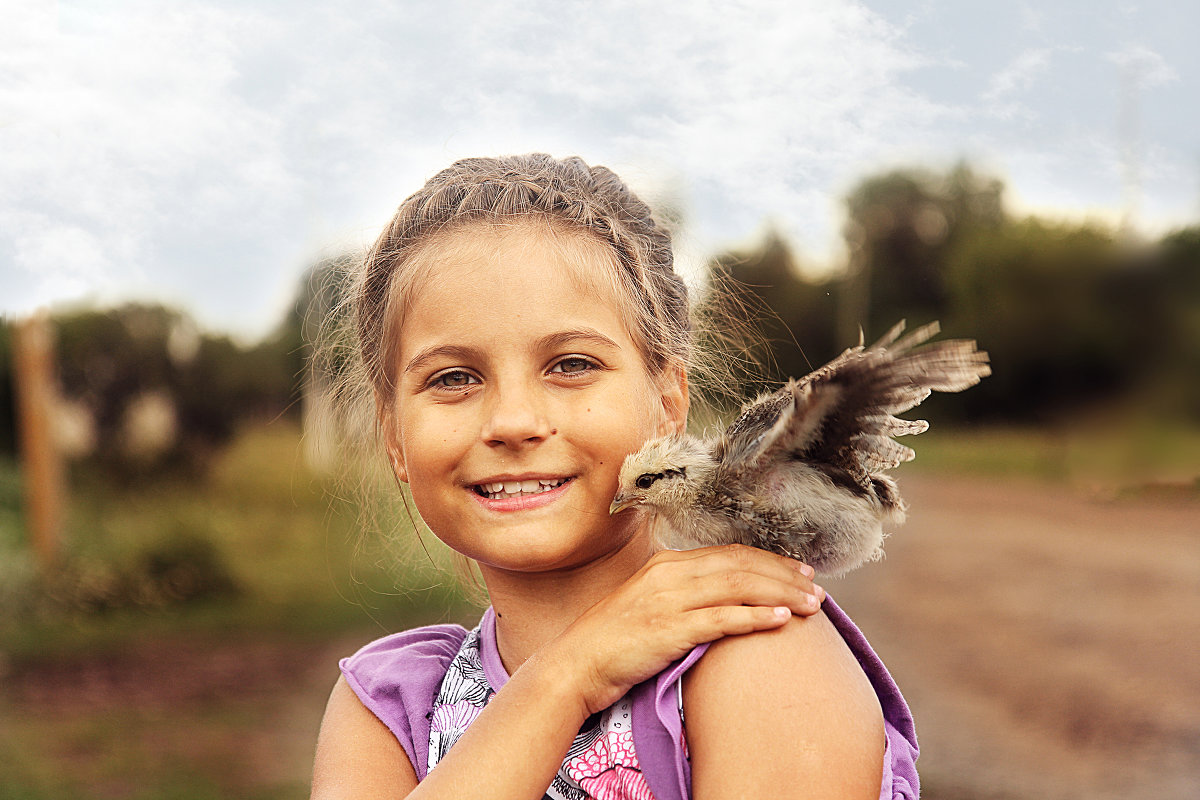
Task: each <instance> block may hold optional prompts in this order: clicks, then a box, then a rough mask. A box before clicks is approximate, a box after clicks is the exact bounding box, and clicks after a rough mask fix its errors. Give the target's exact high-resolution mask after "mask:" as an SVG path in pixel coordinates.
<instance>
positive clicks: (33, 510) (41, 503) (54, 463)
mask: <svg viewBox="0 0 1200 800" xmlns="http://www.w3.org/2000/svg"><path fill="white" fill-rule="evenodd" d="M53 340H54V334H53V331H52V329H51V325H50V319H49V317H48V316H47V315H46V314H45V313H44V312H41V313H36V314H34V315H33V316H31V317H29V318H28V319H25V320H22V321H21V322H18V323H17V325H16V326H15V328H14V330H13V366H14V368H15V377H16V395H17V398H16V399H17V427H18V432H19V439H20V443H21V472H22V475H23V477H24V484H25V486H24V488H25V521H26V530H28V531H29V540H30V544H31V545H32V547H33V551H34V555H35V557H36V558H37V560H38V563H39V565H40V566H41V568H42V570H43V571H49V570H50V569H52V568H53V567H54V565H55V563H56V562H57V560H58V554H59V550H60V546H61V537H62V518H63V513H62V507H63V466H62V456H61V454H60V453H59V450H58V446H57V443H56V442H55V437H54V410H55V408H56V406H57V399H58V398H57V390H56V382H55V377H54V358H53V350H54V347H53Z"/></svg>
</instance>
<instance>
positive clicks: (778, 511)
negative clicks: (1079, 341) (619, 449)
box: [611, 322, 991, 575]
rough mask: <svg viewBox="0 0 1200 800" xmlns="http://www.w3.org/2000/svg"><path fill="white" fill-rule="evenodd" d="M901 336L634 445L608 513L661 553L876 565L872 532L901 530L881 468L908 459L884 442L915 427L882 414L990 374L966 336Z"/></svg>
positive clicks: (844, 566)
mask: <svg viewBox="0 0 1200 800" xmlns="http://www.w3.org/2000/svg"><path fill="white" fill-rule="evenodd" d="M903 331H904V323H903V322H901V323H899V324H898V325H896V326H895V327H893V328H892V329H891V330H890V331H888V333H887V334H886V335H885V336H884V337H883V338H882V339H880V340H879V341H878V342H876V343H875V344H873V345H871V346H870V347H864V346H863V345H862V344H861V343H860V344H859V345H858V346H856V347H851V348H849V349H847V350H846V351H845V352H843V353H842V354H841V355H840V356H838V357H837V358H835V359H834V360H832V361H830V362H829V363H828V364H826V365H825V366H823V367H821V368H820V369H818V370H815V371H814V372H812V373H810V374H809V375H807V376H805V377H803V378H801V379H799V380H795V379H793V380H790V381H788V382H787V384H785V385H784V386H783V387H782V388H780V389H779V390H777V391H775V392H771V393H768V394H764V395H762V396H760V397H759V398H757V399H755V400H752V401H750V402H749V403H747V404H746V405H745V406H743V407H742V410H741V413H740V414H738V416H737V418H736V419H735V420H734V421H733V422H732V423H731V424H730V425H729V427H728V428H726V430H725V431H724V433H722V434H721V435H719V436H717V437H715V438H712V439H709V440H703V439H698V438H696V437H693V436H689V435H678V436H670V437H664V438H661V439H655V440H653V441H650V442H647V443H646V445H645V446H644V447H642V448H641V449H640V450H639V451H638V452H636V453H634V454H632V455H630V456H629V457H628V458H626V459H625V463H624V464H623V465H622V468H621V474H620V478H619V488H618V491H617V496H616V498H615V499H614V500H613V504H612V507H611V510H612V512H613V513H616V512H619V511H622V510H624V509H626V508H629V507H631V506H638V507H640V508H642V509H643V510H644V511H646V512H649V513H651V514H654V515H657V516H658V517H659V518H660V519H661V521H663V522H665V523H666V526H665V527H666V528H667V529H669V533H667V534H666V535H665V538H666V541H665V542H664V544H666V545H667V546H671V547H697V546H705V545H713V544H726V543H734V542H737V543H742V544H747V545H751V546H753V547H759V548H762V549H764V550H771V551H773V552H777V553H781V554H783V555H786V556H790V557H792V558H796V559H800V560H802V561H805V562H807V563H809V564H812V565H813V567H814V568H815V569H816V570H818V571H819V572H821V573H823V574H826V575H840V574H842V573H845V572H847V571H849V570H851V569H854V568H855V567H857V566H859V565H860V564H862V563H863V562H865V561H868V560H873V559H877V558H879V557H880V556H881V555H882V553H883V550H882V547H883V538H884V535H885V534H884V525H893V524H899V523H901V522H903V520H904V511H905V505H904V501H903V500H902V499H901V497H900V493H899V491H898V490H897V488H896V484H895V482H894V481H893V480H892V479H891V478H890V477H889V476H888V475H886V474H884V473H885V471H886V470H889V469H892V468H894V467H896V466H897V465H899V464H901V463H903V462H905V461H910V460H912V458H913V457H914V455H915V453H914V452H913V450H912V449H911V448H909V447H906V446H904V445H901V444H899V443H898V442H895V441H893V440H892V437H894V436H905V435H911V434H917V433H921V432H923V431H925V430H926V429H927V428H928V427H929V426H928V423H926V422H924V421H923V420H905V419H900V418H898V417H897V416H895V415H896V414H901V413H903V412H905V411H907V410H909V409H911V408H913V407H914V406H916V405H918V404H920V403H921V402H922V401H923V400H924V399H925V398H926V397H928V396H929V394H930V392H932V391H940V392H958V391H962V390H963V389H966V388H968V387H970V386H974V385H975V384H976V383H978V382H979V381H980V380H981V379H982V378H984V377H985V376H987V375H989V374H990V373H991V369H990V367H989V366H988V358H987V353H984V352H982V351H980V350H978V349H976V346H975V343H974V342H973V341H968V340H962V339H954V340H947V341H940V342H930V339H932V338H933V337H934V336H935V335H936V334H937V332H938V326H937V323H932V324H929V325H925V326H924V327H921V328H918V329H917V330H914V331H912V332H911V333H909V334H908V335H906V336H902V335H901V334H902V333H903ZM660 527H661V526H660Z"/></svg>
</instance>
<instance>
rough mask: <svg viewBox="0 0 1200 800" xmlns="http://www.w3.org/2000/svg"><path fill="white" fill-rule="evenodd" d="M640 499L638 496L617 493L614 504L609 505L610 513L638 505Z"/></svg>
mask: <svg viewBox="0 0 1200 800" xmlns="http://www.w3.org/2000/svg"><path fill="white" fill-rule="evenodd" d="M639 502H641V501H639V500H638V499H637V498H636V497H622V496H621V495H619V494H618V495H617V496H616V497H614V498H613V501H612V505H610V506H609V507H608V513H609V514H616V513H617V512H618V511H624V510H625V509H627V508H629V507H630V506H636V505H637V504H638V503H639Z"/></svg>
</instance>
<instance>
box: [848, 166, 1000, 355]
mask: <svg viewBox="0 0 1200 800" xmlns="http://www.w3.org/2000/svg"><path fill="white" fill-rule="evenodd" d="M1003 195H1004V185H1003V183H1002V182H1001V181H999V180H997V179H995V178H988V177H984V176H981V175H978V174H977V173H976V172H975V171H974V170H972V169H971V168H970V167H969V166H967V165H966V164H963V163H960V164H958V165H957V166H955V167H954V168H952V169H951V170H950V171H949V172H947V173H945V174H939V173H936V172H932V171H928V170H922V169H901V170H895V171H892V172H888V173H886V174H883V175H879V176H876V177H871V178H867V179H866V180H864V181H863V182H862V183H860V184H859V185H858V186H857V187H856V188H855V189H854V190H853V191H851V192H850V194H849V196H848V197H847V198H846V212H847V222H846V229H845V237H846V244H847V247H848V251H849V263H848V269H847V283H846V293H845V295H844V298H843V304H842V308H841V313H840V317H841V319H840V323H839V328H840V332H841V336H840V338H841V339H843V340H848V339H850V338H852V337H853V336H854V335H855V333H856V331H857V330H858V328H859V326H862V327H863V328H864V329H866V331H867V335H868V338H871V337H874V336H877V335H880V334H882V333H883V332H884V331H885V330H886V329H887V328H889V327H891V325H892V324H893V323H894V322H895V321H896V320H899V319H904V318H907V319H908V320H909V322H910V323H911V324H913V325H915V324H918V323H923V322H928V321H930V320H933V319H938V318H940V317H941V316H943V315H944V314H945V313H946V304H947V290H946V286H945V276H944V274H943V273H944V267H945V258H946V254H947V253H948V252H949V251H950V250H951V249H952V248H953V247H954V246H955V245H956V244H957V242H958V241H960V240H961V239H962V238H963V237H964V236H966V235H969V234H970V232H972V231H975V230H978V229H983V230H988V229H994V228H996V227H997V226H999V225H1001V224H1002V223H1003V222H1004V219H1005V216H1004V207H1003Z"/></svg>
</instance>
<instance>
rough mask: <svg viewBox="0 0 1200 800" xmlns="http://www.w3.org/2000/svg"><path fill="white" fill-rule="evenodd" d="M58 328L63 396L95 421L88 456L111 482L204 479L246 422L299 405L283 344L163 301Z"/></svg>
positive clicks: (72, 317)
mask: <svg viewBox="0 0 1200 800" xmlns="http://www.w3.org/2000/svg"><path fill="white" fill-rule="evenodd" d="M57 323H58V329H59V340H58V361H59V365H60V375H61V380H62V387H63V395H64V397H65V398H66V399H67V401H68V402H76V403H78V404H80V405H81V406H82V407H83V408H85V409H87V411H88V412H89V414H90V417H91V420H92V423H93V431H92V433H93V441H94V448H93V451H92V453H91V454H90V455H89V456H87V457H86V458H85V459H84V460H85V461H88V462H91V463H94V464H96V465H98V466H100V467H101V468H102V470H103V472H104V474H106V475H108V476H110V477H113V478H117V479H126V480H129V479H134V478H146V477H150V476H154V475H159V474H164V473H170V472H178V471H183V472H185V473H187V474H192V475H198V474H202V473H203V472H204V470H205V469H206V468H207V466H208V463H209V460H210V458H211V456H212V455H213V454H214V453H215V451H216V450H217V449H218V448H220V447H222V446H223V445H225V444H226V443H227V442H228V441H229V440H230V439H231V438H232V437H233V435H234V433H235V432H236V430H237V429H238V427H239V425H240V424H241V423H242V422H244V421H246V420H248V419H264V418H271V417H274V416H276V415H278V414H280V413H283V412H284V411H285V410H286V409H287V408H288V406H289V404H290V403H291V401H292V395H293V387H294V383H295V381H294V376H293V374H291V373H290V372H289V366H288V364H287V362H286V359H285V358H284V355H283V353H282V348H283V347H284V346H286V345H285V344H284V343H283V341H282V339H281V340H280V341H279V342H270V341H268V342H265V343H261V344H259V345H257V346H255V347H251V348H242V347H239V346H238V345H237V344H236V343H234V342H233V341H232V340H231V339H229V338H228V337H226V336H219V335H212V334H206V333H203V332H202V331H200V330H199V328H197V326H196V325H195V323H194V322H193V321H192V320H191V319H190V318H189V317H187V316H186V315H184V314H182V313H181V312H179V311H175V310H173V309H168V308H165V307H163V306H157V305H139V304H131V305H126V306H122V307H120V308H116V309H113V310H111V311H97V310H86V311H77V312H73V313H69V314H64V315H60V316H59V317H58V319H57Z"/></svg>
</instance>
